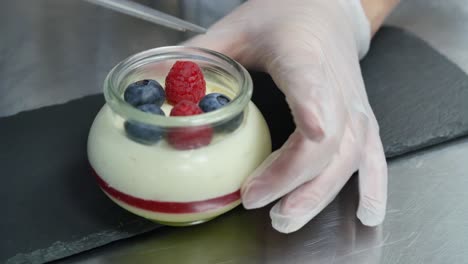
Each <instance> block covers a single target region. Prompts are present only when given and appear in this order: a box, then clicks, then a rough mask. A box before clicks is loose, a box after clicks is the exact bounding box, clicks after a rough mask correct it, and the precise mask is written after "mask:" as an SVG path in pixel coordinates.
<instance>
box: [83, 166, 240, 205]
mask: <svg viewBox="0 0 468 264" xmlns="http://www.w3.org/2000/svg"><path fill="white" fill-rule="evenodd" d="M91 172H92V174H93V175H94V176H95V177H96V179H97V181H98V184H99V186H100V187H101V188H102V189H103V190H104V191H105V192H106V193H107V194H109V195H110V196H112V197H113V198H114V199H117V200H119V201H122V202H124V203H126V204H129V205H131V206H134V207H137V208H139V209H144V210H148V211H152V212H156V213H167V214H189V213H201V212H207V211H211V210H216V209H219V208H220V207H223V206H226V205H228V204H231V203H233V202H235V201H237V200H239V199H240V190H237V191H235V192H233V193H230V194H227V195H223V196H219V197H216V198H212V199H208V200H202V201H194V202H163V201H154V200H145V199H141V198H138V197H135V196H131V195H129V194H126V193H123V192H121V191H119V190H116V189H114V188H113V187H111V186H109V184H108V183H107V182H106V181H104V180H103V179H102V178H101V177H99V175H98V174H97V173H96V171H94V169H91Z"/></svg>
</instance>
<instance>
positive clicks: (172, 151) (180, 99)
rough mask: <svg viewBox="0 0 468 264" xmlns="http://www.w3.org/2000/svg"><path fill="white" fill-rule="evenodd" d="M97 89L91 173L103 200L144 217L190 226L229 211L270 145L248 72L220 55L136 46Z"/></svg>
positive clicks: (91, 143) (197, 50) (90, 147)
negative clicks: (100, 100)
mask: <svg viewBox="0 0 468 264" xmlns="http://www.w3.org/2000/svg"><path fill="white" fill-rule="evenodd" d="M104 95H105V99H106V104H105V105H104V106H103V107H102V109H101V110H100V111H99V113H98V114H97V116H96V118H95V120H94V122H93V124H92V126H91V129H90V133H89V137H88V159H89V162H90V165H91V167H92V173H93V174H94V176H95V177H96V179H97V181H98V183H99V185H100V187H101V189H102V190H103V191H104V192H105V194H106V195H107V196H108V197H109V198H110V199H112V200H113V201H114V202H115V203H117V204H118V205H120V206H121V207H123V208H125V209H127V210H128V211H130V212H132V213H135V214H137V215H140V216H142V217H145V218H147V219H151V220H154V221H157V222H160V223H162V224H166V225H191V224H196V223H201V222H205V221H207V220H210V219H212V218H214V217H216V216H218V215H220V214H222V213H224V212H227V211H229V210H230V209H232V208H234V207H236V206H237V205H238V204H239V203H240V187H241V185H242V182H243V181H244V180H245V178H246V177H247V176H248V175H249V174H250V173H252V172H253V170H254V169H255V168H256V167H257V166H258V165H260V163H261V162H262V161H263V160H264V159H265V158H266V157H267V156H268V155H269V154H270V152H271V139H270V134H269V130H268V126H267V124H266V122H265V120H264V118H263V116H262V114H261V113H260V111H259V110H258V109H257V107H256V106H255V105H254V104H253V103H252V102H251V101H250V99H251V96H252V80H251V78H250V75H249V73H248V72H247V71H246V70H245V69H244V68H243V67H242V66H241V65H240V64H238V63H237V62H235V61H233V60H232V59H230V58H228V57H226V56H224V55H222V54H220V53H217V52H214V51H210V50H206V49H200V48H191V47H183V46H173V47H162V48H156V49H151V50H147V51H143V52H141V53H138V54H136V55H133V56H131V57H129V58H127V59H125V60H124V61H122V62H120V63H119V64H117V65H116V66H115V67H114V68H113V69H112V70H111V71H110V73H109V74H108V76H107V78H106V80H105V83H104Z"/></svg>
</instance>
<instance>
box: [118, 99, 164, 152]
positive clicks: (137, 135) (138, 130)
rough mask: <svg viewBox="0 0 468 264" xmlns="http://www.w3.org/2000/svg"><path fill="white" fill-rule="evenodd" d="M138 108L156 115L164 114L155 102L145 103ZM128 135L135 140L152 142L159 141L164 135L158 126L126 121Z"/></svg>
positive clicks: (146, 142)
mask: <svg viewBox="0 0 468 264" xmlns="http://www.w3.org/2000/svg"><path fill="white" fill-rule="evenodd" d="M137 109H139V110H141V111H143V112H148V113H152V114H155V115H162V116H164V115H165V114H164V112H163V110H162V109H161V108H159V106H157V105H155V104H144V105H140V106H138V107H137ZM124 127H125V131H126V132H127V135H128V136H129V137H130V138H132V139H133V140H135V141H138V142H141V143H145V144H152V143H156V142H158V141H159V140H160V139H161V138H162V136H163V130H162V129H161V128H158V127H157V126H153V125H149V124H144V123H140V122H136V121H126V122H125V123H124Z"/></svg>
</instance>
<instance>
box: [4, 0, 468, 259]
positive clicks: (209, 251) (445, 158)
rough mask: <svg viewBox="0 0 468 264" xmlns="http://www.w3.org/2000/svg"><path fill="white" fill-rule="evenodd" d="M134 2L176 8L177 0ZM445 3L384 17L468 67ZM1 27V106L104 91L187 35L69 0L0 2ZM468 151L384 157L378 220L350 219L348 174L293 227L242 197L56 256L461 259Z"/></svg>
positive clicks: (467, 239) (462, 10) (462, 36)
mask: <svg viewBox="0 0 468 264" xmlns="http://www.w3.org/2000/svg"><path fill="white" fill-rule="evenodd" d="M140 2H143V3H146V4H149V5H152V6H153V7H155V8H158V9H160V10H164V11H166V12H169V13H172V14H175V15H179V16H181V15H183V14H184V10H183V8H181V3H183V2H184V1H151V0H141V1H140ZM202 2H206V1H202ZM441 3H442V2H441V1H438V0H430V1H429V0H413V1H406V2H404V3H403V4H402V5H401V6H400V7H399V9H398V10H397V11H396V12H395V13H394V14H393V15H392V16H391V18H390V19H389V20H388V23H390V24H393V25H399V26H401V27H404V28H407V29H409V30H410V31H412V32H414V33H415V34H417V35H419V36H420V37H422V38H423V39H425V40H427V41H428V42H429V43H430V44H432V45H433V46H434V47H436V48H437V49H438V50H440V51H441V52H442V53H444V54H445V55H446V56H447V57H449V58H451V59H452V60H453V61H454V62H455V63H457V64H458V65H459V66H460V67H461V68H462V69H464V70H465V71H466V72H468V53H467V52H466V43H468V34H467V33H468V32H467V28H466V24H467V23H468V5H467V1H466V0H450V1H444V2H443V3H444V4H441ZM416 14H418V16H417V17H416ZM0 32H2V33H3V36H4V38H2V41H1V42H0V76H1V78H0V94H1V95H2V96H0V116H6V115H11V114H14V113H17V112H19V111H23V110H27V109H34V108H37V107H40V106H44V105H50V104H55V103H61V102H65V101H68V100H70V99H73V98H77V97H81V96H83V95H87V94H92V93H97V92H100V91H101V83H102V80H103V79H104V76H105V75H106V73H107V72H108V70H109V69H110V68H111V67H112V66H113V65H115V64H116V63H117V62H118V61H119V60H121V59H122V58H124V57H126V56H128V55H130V54H132V53H135V52H137V51H140V50H143V49H148V48H151V47H155V46H162V45H171V44H176V43H177V42H179V41H180V40H183V39H184V37H185V36H184V35H183V34H181V33H178V32H174V31H171V30H168V29H163V28H161V27H158V26H154V25H151V24H149V23H146V22H142V21H138V20H136V19H133V18H130V17H125V16H123V15H120V14H116V13H114V12H111V11H106V10H103V9H100V8H98V7H93V6H91V5H89V4H87V3H84V2H82V1H76V0H75V1H73V0H37V1H29V0H16V1H14V0H6V1H3V2H2V3H1V4H0ZM5 36H8V37H5ZM466 157H468V139H462V140H458V141H455V142H452V143H449V144H444V145H440V146H438V147H435V148H431V149H428V150H425V151H423V152H419V153H416V154H413V155H410V156H405V157H400V158H398V159H395V160H390V161H389V204H388V212H387V214H388V215H387V219H386V221H385V223H384V224H383V225H382V226H380V227H377V228H366V227H364V226H362V225H361V224H360V223H359V222H358V221H357V220H356V218H355V210H356V208H355V207H356V204H357V196H356V193H357V186H356V179H353V180H352V181H351V182H350V184H348V185H347V186H346V187H345V189H344V190H343V192H342V193H341V194H340V195H339V197H338V198H337V199H336V200H335V201H334V202H333V203H332V204H331V205H330V206H328V207H327V208H326V210H325V211H324V212H323V213H321V214H320V215H319V216H318V217H316V218H315V219H314V220H313V221H311V222H310V223H309V224H308V225H307V226H306V227H304V228H303V229H301V230H300V231H298V232H296V233H293V234H289V235H284V234H280V233H278V232H276V231H274V230H273V229H272V228H271V226H270V220H269V217H268V208H264V209H261V210H254V211H245V210H243V209H242V208H238V209H237V210H235V211H233V212H230V213H228V214H226V215H225V216H223V217H220V218H218V219H216V220H214V221H212V222H208V223H206V224H203V225H199V226H193V227H188V228H169V227H167V228H166V227H164V228H161V229H158V230H155V231H154V232H151V233H148V234H145V235H143V236H139V237H135V238H132V239H128V240H125V241H120V242H116V243H113V244H111V245H108V246H105V247H102V248H98V249H95V250H92V251H90V252H86V253H83V254H80V255H77V256H74V257H71V258H68V259H66V260H63V262H65V263H82V262H83V263H143V262H151V263H468V247H467V246H466V244H468V205H466V201H468V192H466V186H468V175H467V174H468V173H467V171H468V164H467V162H466V161H467V158H466Z"/></svg>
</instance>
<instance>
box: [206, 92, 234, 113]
mask: <svg viewBox="0 0 468 264" xmlns="http://www.w3.org/2000/svg"><path fill="white" fill-rule="evenodd" d="M229 102H231V99H229V98H228V97H227V96H225V95H224V94H220V93H210V94H207V95H205V97H203V98H202V99H201V101H200V103H198V106H200V108H201V109H202V110H203V112H205V113H207V112H211V111H214V110H217V109H219V108H221V107H223V106H225V105H227V104H229Z"/></svg>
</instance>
